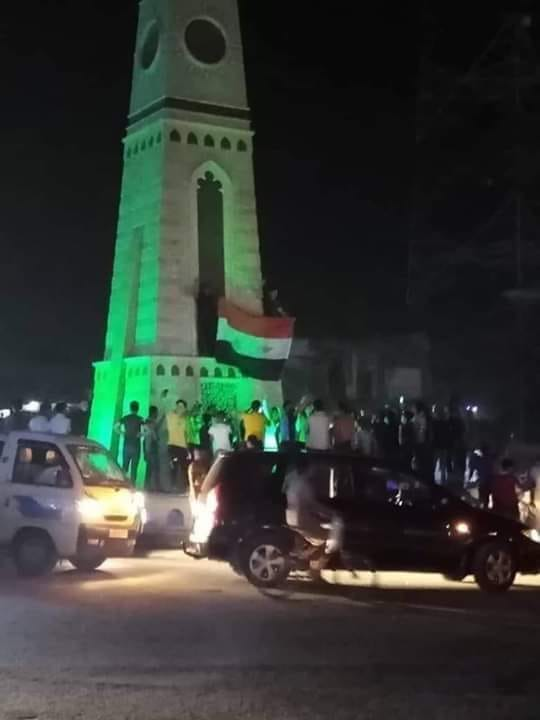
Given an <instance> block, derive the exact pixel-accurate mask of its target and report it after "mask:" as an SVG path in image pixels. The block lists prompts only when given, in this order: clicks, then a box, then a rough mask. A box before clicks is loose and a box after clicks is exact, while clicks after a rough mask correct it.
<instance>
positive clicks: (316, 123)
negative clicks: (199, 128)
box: [0, 0, 496, 390]
mask: <svg viewBox="0 0 540 720" xmlns="http://www.w3.org/2000/svg"><path fill="white" fill-rule="evenodd" d="M395 5H396V6H397V4H396V3H388V4H385V3H382V2H381V3H369V4H368V3H351V2H349V1H348V0H333V2H332V3H329V2H328V3H322V2H319V3H316V2H315V3H314V2H307V1H306V0H275V1H274V2H261V1H259V2H256V1H255V0H244V1H243V2H241V7H242V16H243V18H242V19H243V25H244V35H245V46H246V58H247V65H248V85H249V95H250V100H251V106H252V110H253V117H254V124H255V128H256V131H257V140H256V174H257V182H258V202H259V214H260V222H261V236H262V243H263V257H264V262H265V272H266V274H267V275H268V277H269V278H270V279H271V282H272V283H273V284H276V285H278V286H279V288H280V290H281V293H282V298H283V301H284V303H285V304H286V306H287V307H288V308H290V310H291V311H292V312H293V313H296V314H297V315H298V317H299V319H300V322H301V327H303V328H306V329H307V330H312V329H313V330H322V331H329V332H332V333H334V334H336V333H344V334H355V333H357V332H359V330H361V328H362V327H363V326H364V325H365V324H366V323H368V322H369V321H371V322H373V321H372V319H373V316H375V317H379V316H390V317H392V316H393V315H394V314H395V311H396V310H397V309H400V308H401V307H402V304H403V303H402V298H403V294H404V285H405V277H404V268H405V258H406V253H405V249H406V236H407V232H408V205H409V199H410V192H409V189H410V184H411V177H412V166H413V144H414V143H413V138H414V123H413V117H414V82H415V68H416V61H417V47H418V37H419V30H418V22H417V21H418V12H417V8H416V4H415V3H409V4H408V7H405V4H401V9H399V8H398V9H397V10H396V9H395V7H394V6H395ZM443 5H444V4H443ZM358 8H361V12H359V11H358ZM448 8H449V9H448V11H444V12H443V11H441V12H442V13H443V15H444V13H446V16H445V17H444V21H443V25H444V24H446V26H447V33H448V36H449V37H452V38H454V37H455V40H456V41H455V43H454V42H451V43H449V47H453V48H454V49H453V50H450V55H452V54H454V56H455V58H461V56H460V53H462V54H463V58H464V61H465V62H467V59H468V57H469V56H470V55H471V53H472V55H474V53H476V52H480V51H481V49H482V44H483V43H484V41H485V36H486V34H488V32H489V30H490V24H491V25H493V23H494V22H495V21H496V18H495V15H494V13H493V10H492V11H491V14H490V15H489V16H486V17H485V18H483V17H482V15H481V13H478V15H477V16H469V17H468V22H467V23H466V25H464V23H463V17H462V16H459V15H458V10H457V9H455V5H454V4H453V3H452V4H450V3H449V4H448ZM450 8H452V9H450ZM136 14H137V2H135V0H115V1H114V2H110V1H109V2H106V3H105V2H98V1H97V0H95V1H91V0H87V1H86V2H84V3H81V2H73V0H26V2H24V3H19V4H18V5H13V4H10V5H9V7H7V6H6V8H3V24H2V30H1V40H2V42H1V45H0V53H1V54H2V56H3V57H2V68H3V88H2V91H3V100H4V102H3V111H2V115H1V118H0V123H1V124H2V131H3V132H2V135H3V140H4V142H3V153H2V169H3V182H2V186H1V192H0V234H1V243H2V249H3V257H4V260H3V269H4V271H3V273H2V296H3V300H4V302H3V310H4V312H3V313H2V318H1V320H0V323H1V329H2V337H3V342H2V343H1V346H0V366H2V365H4V366H6V365H7V366H9V365H14V364H18V363H27V362H30V363H32V362H36V361H43V362H45V363H66V362H70V363H73V364H74V365H77V366H78V367H87V366H88V365H89V363H90V361H91V360H92V359H98V358H99V357H100V355H101V353H102V346H103V336H104V323H105V316H106V307H107V302H108V292H109V280H110V273H111V267H112V256H113V249H114V239H115V226H116V214H117V209H118V198H119V190H120V177H121V138H122V137H123V134H124V130H125V124H126V115H127V108H128V98H129V91H130V74H131V63H132V57H133V49H134V38H135V29H136ZM29 18H31V23H30V24H29ZM456 47H459V48H460V49H459V50H457V49H455V48H456ZM381 288H382V289H383V292H382V293H381ZM0 390H1V388H0Z"/></svg>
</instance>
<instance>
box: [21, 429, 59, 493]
mask: <svg viewBox="0 0 540 720" xmlns="http://www.w3.org/2000/svg"><path fill="white" fill-rule="evenodd" d="M12 482H13V483H16V484H19V485H38V486H45V487H59V488H71V487H73V481H72V479H71V475H70V472H69V468H68V466H67V464H66V461H65V460H64V458H63V456H62V453H61V452H60V450H59V449H58V447H57V446H56V445H53V444H52V443H46V442H38V441H33V440H20V441H19V443H18V445H17V457H16V459H15V467H14V469H13V478H12Z"/></svg>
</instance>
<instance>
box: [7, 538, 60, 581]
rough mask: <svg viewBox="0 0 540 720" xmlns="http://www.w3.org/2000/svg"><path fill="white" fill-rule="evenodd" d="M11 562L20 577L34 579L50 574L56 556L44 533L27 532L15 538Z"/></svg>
mask: <svg viewBox="0 0 540 720" xmlns="http://www.w3.org/2000/svg"><path fill="white" fill-rule="evenodd" d="M13 561H14V562H15V567H16V568H17V572H18V574H19V575H20V576H21V577H26V578H34V577H41V576H43V575H47V574H48V573H50V572H52V571H53V570H54V568H55V566H56V563H57V562H58V555H57V553H56V548H55V547H54V544H53V542H52V540H51V538H50V537H49V536H48V535H47V534H46V533H44V532H40V531H39V530H28V531H24V532H23V533H21V534H20V535H19V536H18V537H17V538H15V541H14V544H13Z"/></svg>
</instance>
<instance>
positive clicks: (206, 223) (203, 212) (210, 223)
mask: <svg viewBox="0 0 540 720" xmlns="http://www.w3.org/2000/svg"><path fill="white" fill-rule="evenodd" d="M197 210H198V231H199V299H198V300H199V301H198V313H197V315H198V317H197V325H198V328H197V330H198V343H199V355H201V356H204V357H213V356H214V350H215V344H216V332H217V303H218V300H219V298H220V297H223V296H224V295H225V242H224V230H225V227H224V225H225V224H224V204H223V187H222V185H221V183H220V182H219V180H217V179H216V178H215V176H214V175H213V174H212V173H211V172H206V173H205V175H204V178H201V179H200V180H199V183H198V188H197Z"/></svg>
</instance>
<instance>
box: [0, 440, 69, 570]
mask: <svg viewBox="0 0 540 720" xmlns="http://www.w3.org/2000/svg"><path fill="white" fill-rule="evenodd" d="M13 450H14V452H13V455H12V457H11V458H10V464H11V469H10V471H9V470H8V473H7V478H6V479H5V480H6V481H5V482H4V484H3V491H2V505H3V507H2V521H3V522H2V526H3V528H2V539H3V541H4V542H6V541H7V542H9V541H10V540H11V539H12V538H13V537H14V536H15V534H16V532H17V531H18V530H19V529H20V528H22V527H34V528H40V529H42V530H45V531H46V532H48V533H49V535H50V536H51V538H52V539H53V541H54V543H55V545H56V547H57V550H58V552H59V554H60V555H61V556H64V557H65V556H68V555H70V554H72V553H74V551H75V549H76V546H77V536H78V530H79V520H78V513H77V507H76V497H75V495H76V493H75V490H74V487H73V479H72V476H71V472H70V469H69V466H68V464H67V462H66V460H65V458H64V456H63V454H62V452H61V450H60V449H59V447H58V446H57V445H55V444H54V443H51V442H44V441H38V440H33V439H18V440H17V441H16V445H15V447H14V448H13Z"/></svg>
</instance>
